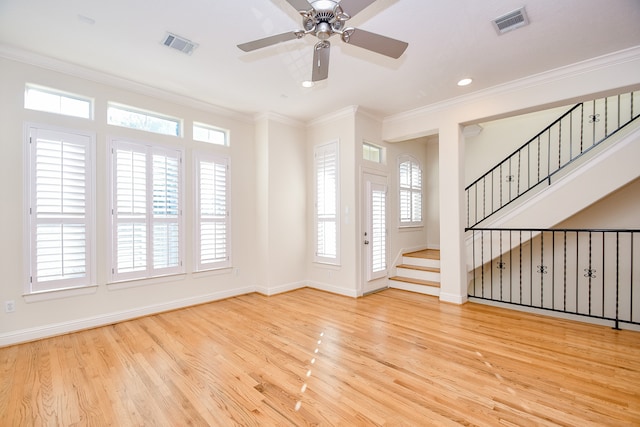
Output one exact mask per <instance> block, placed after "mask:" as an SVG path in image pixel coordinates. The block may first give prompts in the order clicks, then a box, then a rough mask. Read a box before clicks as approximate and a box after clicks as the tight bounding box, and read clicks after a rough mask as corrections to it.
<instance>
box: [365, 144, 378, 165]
mask: <svg viewBox="0 0 640 427" xmlns="http://www.w3.org/2000/svg"><path fill="white" fill-rule="evenodd" d="M362 158H363V159H364V160H368V161H370V162H375V163H382V147H378V146H377V145H373V144H371V143H368V142H363V143H362Z"/></svg>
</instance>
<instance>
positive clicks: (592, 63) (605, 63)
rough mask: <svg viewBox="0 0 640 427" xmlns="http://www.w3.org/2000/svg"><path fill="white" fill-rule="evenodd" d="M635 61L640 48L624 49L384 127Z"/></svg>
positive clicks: (454, 100) (389, 119)
mask: <svg viewBox="0 0 640 427" xmlns="http://www.w3.org/2000/svg"><path fill="white" fill-rule="evenodd" d="M638 59H640V45H638V46H634V47H631V48H628V49H624V50H621V51H618V52H614V53H609V54H606V55H602V56H599V57H596V58H591V59H588V60H585V61H581V62H578V63H575V64H571V65H567V66H564V67H560V68H556V69H553V70H549V71H545V72H542V73H539V74H534V75H532V76H528V77H524V78H522V79H518V80H513V81H511V82H508V83H504V84H501V85H497V86H493V87H490V88H488V89H484V90H479V91H477V92H473V93H471V94H468V95H463V96H459V97H456V98H451V99H448V100H446V101H443V102H438V103H434V104H430V105H427V106H424V107H420V108H416V109H414V110H410V111H406V112H402V113H399V114H395V115H391V116H387V117H385V118H384V120H383V126H387V125H389V124H391V123H394V122H403V121H406V120H410V119H412V118H417V117H420V116H424V115H427V114H431V115H433V114H436V113H439V112H442V111H445V110H448V109H450V108H452V107H455V106H458V105H463V104H466V103H469V102H472V101H475V100H478V99H481V98H485V97H490V96H496V95H501V94H506V93H509V92H513V91H517V90H522V89H526V88H532V87H536V86H539V85H542V84H548V83H551V82H556V81H559V80H562V79H565V78H567V77H571V76H574V75H578V74H585V73H588V72H592V71H595V70H599V69H602V68H608V67H611V66H615V65H616V64H623V63H626V62H631V61H636V60H638ZM413 136H422V135H413ZM407 138H408V136H403V137H402V138H399V139H398V140H404V139H407ZM388 141H389V142H396V139H389V140H388Z"/></svg>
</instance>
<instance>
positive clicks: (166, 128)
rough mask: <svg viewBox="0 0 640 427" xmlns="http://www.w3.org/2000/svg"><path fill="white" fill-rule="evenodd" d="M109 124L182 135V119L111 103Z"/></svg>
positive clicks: (108, 117) (108, 112)
mask: <svg viewBox="0 0 640 427" xmlns="http://www.w3.org/2000/svg"><path fill="white" fill-rule="evenodd" d="M107 123H108V124H110V125H114V126H122V127H126V128H130V129H137V130H143V131H147V132H154V133H160V134H163V135H171V136H181V135H182V120H181V119H177V118H175V117H170V116H166V115H164V114H160V113H154V112H152V111H144V110H141V109H138V108H135V107H129V106H126V105H120V104H115V103H111V102H110V103H109V106H108V107H107Z"/></svg>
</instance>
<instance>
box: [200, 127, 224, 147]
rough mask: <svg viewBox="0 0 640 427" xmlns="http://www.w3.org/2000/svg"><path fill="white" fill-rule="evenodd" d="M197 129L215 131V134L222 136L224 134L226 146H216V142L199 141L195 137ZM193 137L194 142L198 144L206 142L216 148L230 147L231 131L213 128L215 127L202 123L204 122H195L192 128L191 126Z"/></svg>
mask: <svg viewBox="0 0 640 427" xmlns="http://www.w3.org/2000/svg"><path fill="white" fill-rule="evenodd" d="M195 128H201V129H206V130H209V131H214V132H220V133H222V134H224V144H216V143H215V142H212V141H205V140H203V139H198V138H196V137H195ZM191 132H192V134H191V137H192V139H193V140H194V141H197V142H204V143H205V144H210V145H212V146H214V147H229V131H228V130H227V129H222V128H220V127H217V126H213V125H208V124H206V123H202V122H193V123H192V126H191Z"/></svg>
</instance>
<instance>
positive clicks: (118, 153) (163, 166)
mask: <svg viewBox="0 0 640 427" xmlns="http://www.w3.org/2000/svg"><path fill="white" fill-rule="evenodd" d="M110 168H111V181H112V190H111V191H112V201H111V203H112V227H111V233H112V260H111V261H112V272H111V273H112V280H113V281H123V280H132V279H140V278H147V277H155V276H162V275H167V274H176V273H182V272H184V268H183V265H182V259H183V253H184V249H183V237H182V234H183V233H182V229H183V219H182V182H183V178H182V175H183V172H182V151H181V150H177V149H172V148H165V147H161V146H156V145H147V144H140V143H133V142H128V141H122V140H113V141H111V164H110Z"/></svg>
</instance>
